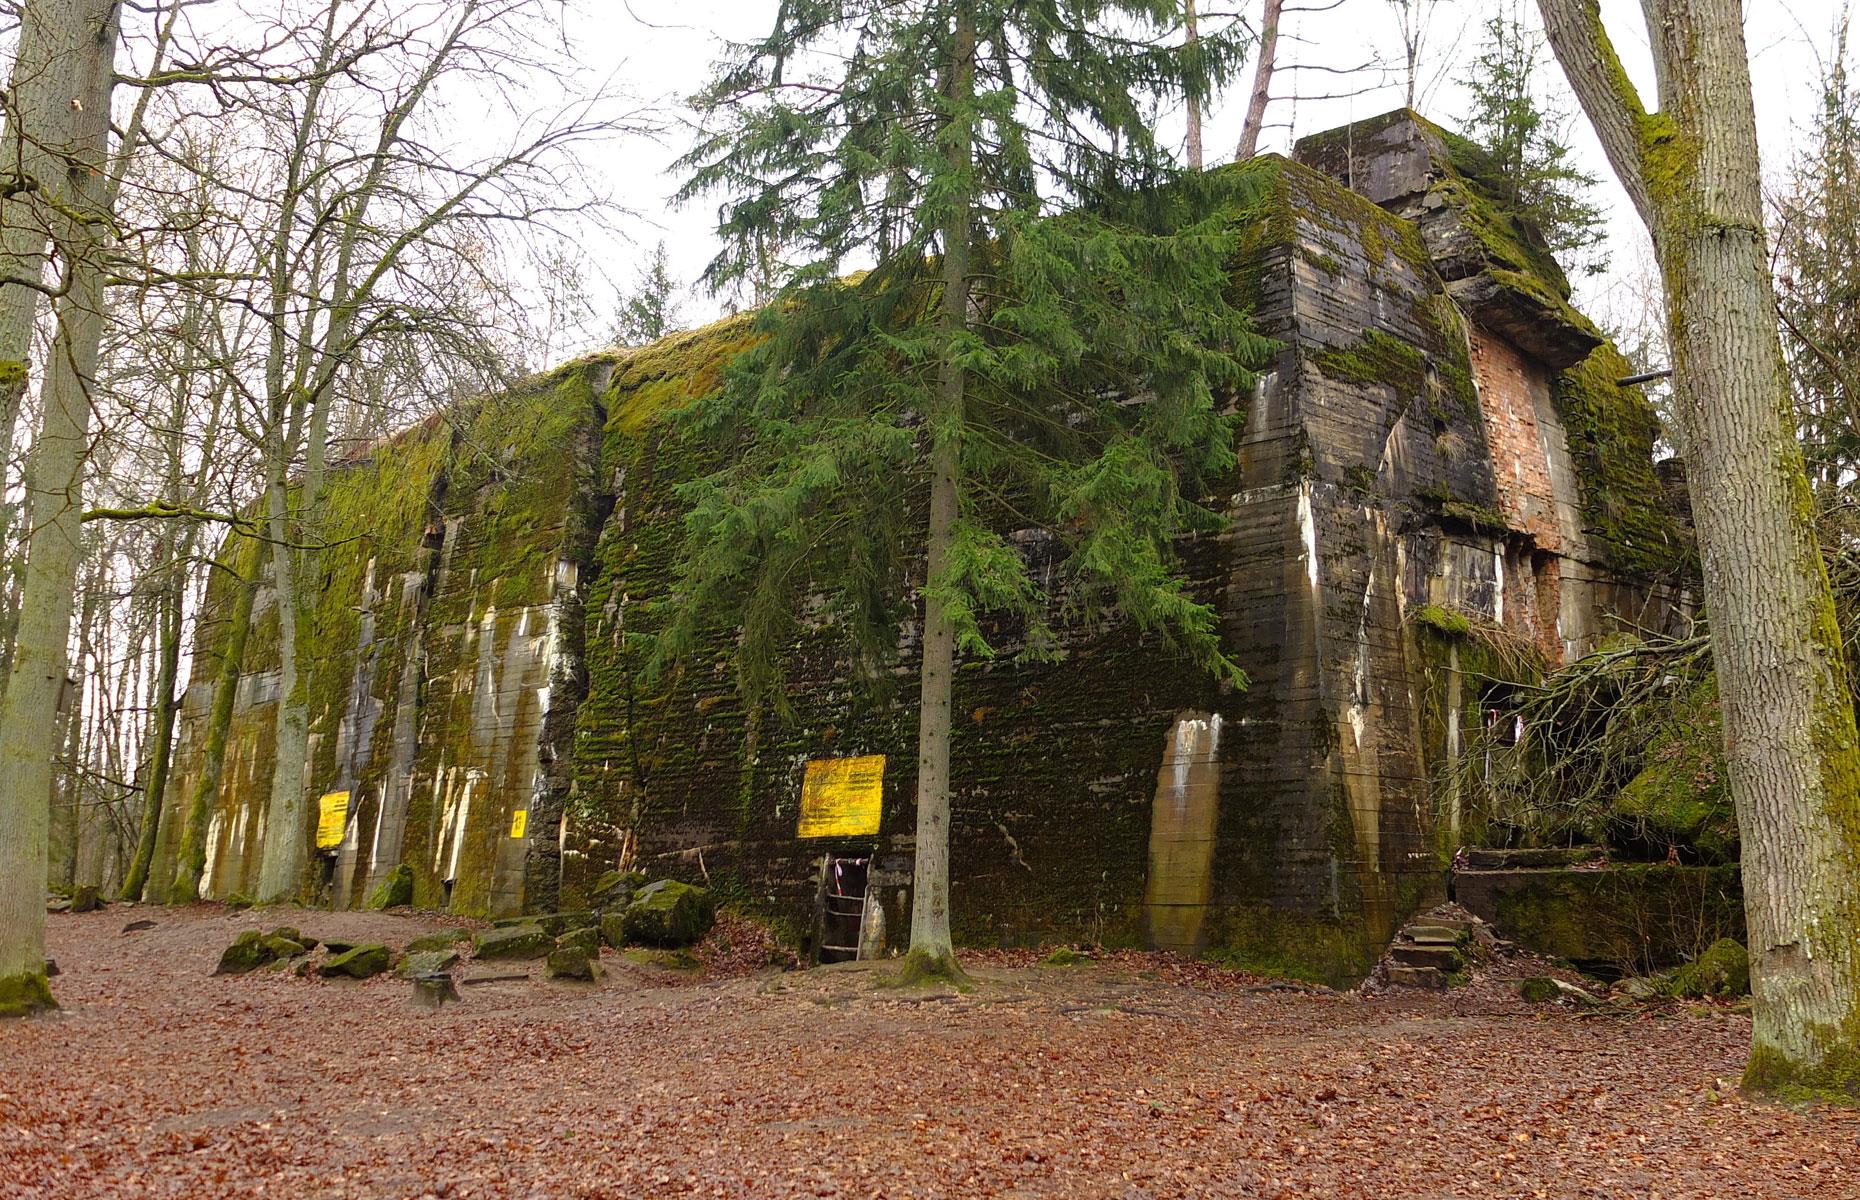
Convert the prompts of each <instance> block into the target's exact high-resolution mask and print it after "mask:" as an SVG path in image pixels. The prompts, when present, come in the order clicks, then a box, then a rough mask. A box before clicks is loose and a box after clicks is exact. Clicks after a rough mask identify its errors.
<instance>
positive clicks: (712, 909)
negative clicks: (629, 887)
mask: <svg viewBox="0 0 1860 1200" xmlns="http://www.w3.org/2000/svg"><path fill="white" fill-rule="evenodd" d="M716 920H717V906H716V904H715V902H713V901H712V900H711V898H710V892H708V891H707V890H705V889H704V888H700V887H692V886H691V885H690V884H688V883H680V882H678V881H677V880H675V879H661V880H659V881H658V882H657V883H649V884H647V885H646V886H645V887H643V888H641V889H640V890H639V892H638V894H637V895H635V896H634V897H633V902H632V903H631V904H629V905H627V907H626V915H625V920H624V921H623V922H622V928H623V929H624V930H625V932H626V937H627V940H628V941H631V942H644V943H646V944H647V945H649V946H689V945H691V944H692V943H693V942H696V941H697V940H698V939H699V938H701V937H703V936H704V935H705V934H707V933H709V932H710V927H711V925H712V924H713V923H715V921H716Z"/></svg>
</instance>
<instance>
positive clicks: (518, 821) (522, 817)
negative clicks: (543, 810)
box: [510, 808, 530, 838]
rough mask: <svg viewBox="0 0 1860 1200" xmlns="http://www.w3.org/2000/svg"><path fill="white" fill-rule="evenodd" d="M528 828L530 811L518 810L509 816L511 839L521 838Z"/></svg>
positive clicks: (525, 809)
mask: <svg viewBox="0 0 1860 1200" xmlns="http://www.w3.org/2000/svg"><path fill="white" fill-rule="evenodd" d="M529 827H530V810H529V809H527V808H519V809H518V810H517V811H516V812H513V813H511V814H510V836H511V837H513V838H520V837H522V836H523V831H524V830H526V829H528V828H529Z"/></svg>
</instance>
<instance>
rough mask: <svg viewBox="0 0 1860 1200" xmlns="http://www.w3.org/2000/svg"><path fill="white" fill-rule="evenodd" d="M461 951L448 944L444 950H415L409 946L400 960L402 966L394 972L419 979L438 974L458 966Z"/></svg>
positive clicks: (408, 977) (406, 977)
mask: <svg viewBox="0 0 1860 1200" xmlns="http://www.w3.org/2000/svg"><path fill="white" fill-rule="evenodd" d="M458 961H459V952H458V951H457V950H454V949H453V948H452V947H450V946H447V947H446V948H445V949H443V950H414V949H411V948H409V949H408V951H407V955H406V957H404V958H402V959H401V960H400V966H398V967H396V968H395V969H394V973H395V974H397V975H399V976H400V977H401V978H402V979H418V978H420V977H421V976H423V975H438V974H441V973H443V972H445V971H446V970H448V969H450V968H452V967H454V966H456V965H457V964H458Z"/></svg>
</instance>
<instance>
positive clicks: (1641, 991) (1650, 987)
mask: <svg viewBox="0 0 1860 1200" xmlns="http://www.w3.org/2000/svg"><path fill="white" fill-rule="evenodd" d="M1614 990H1615V991H1617V992H1620V993H1621V994H1622V995H1623V996H1626V997H1627V998H1628V999H1630V1000H1639V1001H1642V1002H1645V1001H1648V1000H1658V999H1660V998H1661V997H1662V995H1664V993H1662V992H1661V991H1660V983H1659V981H1658V980H1656V979H1648V978H1647V977H1646V976H1644V975H1630V976H1628V977H1627V978H1626V979H1623V980H1621V981H1620V982H1618V983H1616V984H1615V987H1614Z"/></svg>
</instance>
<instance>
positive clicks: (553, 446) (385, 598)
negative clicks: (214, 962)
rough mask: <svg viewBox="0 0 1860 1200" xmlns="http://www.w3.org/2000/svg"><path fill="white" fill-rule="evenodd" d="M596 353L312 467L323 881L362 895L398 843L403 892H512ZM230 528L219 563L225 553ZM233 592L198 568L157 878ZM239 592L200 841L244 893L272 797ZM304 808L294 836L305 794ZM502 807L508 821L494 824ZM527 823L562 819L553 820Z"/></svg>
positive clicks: (452, 896)
mask: <svg viewBox="0 0 1860 1200" xmlns="http://www.w3.org/2000/svg"><path fill="white" fill-rule="evenodd" d="M607 370H608V367H607V366H606V365H605V364H602V363H585V364H579V365H576V366H573V367H570V368H566V369H564V370H563V371H560V372H558V373H556V374H555V375H552V376H550V377H548V378H545V379H541V380H537V381H535V382H533V383H532V384H529V385H526V386H524V387H522V388H520V389H518V390H516V391H514V392H512V393H510V394H508V395H504V396H499V397H494V398H491V399H488V400H485V401H483V402H481V403H478V404H475V405H473V406H470V407H468V408H466V409H463V410H460V411H456V412H452V413H448V414H444V415H443V416H441V417H438V418H434V419H433V420H430V421H428V422H427V423H425V424H424V425H422V426H420V427H418V428H415V429H412V430H409V431H407V432H406V433H404V434H402V435H400V436H398V437H396V438H394V439H392V440H391V441H389V442H387V443H386V444H383V445H381V446H378V447H375V448H374V449H373V450H372V451H370V452H369V453H367V454H365V455H362V456H360V457H358V458H357V459H355V460H353V461H349V462H345V463H341V464H338V465H337V466H336V467H335V468H334V469H332V470H331V472H330V473H329V477H328V482H327V485H326V487H325V489H324V494H323V500H322V503H321V504H320V505H319V507H318V510H317V512H316V513H315V514H314V515H312V516H310V517H308V518H307V519H306V525H305V533H306V540H313V541H314V542H315V543H316V544H318V545H320V546H321V549H319V551H318V552H317V554H316V555H315V558H314V560H313V561H314V564H315V571H314V573H313V574H312V575H310V576H308V577H307V578H306V580H305V591H306V594H307V599H306V601H305V606H306V607H305V615H304V623H303V631H304V632H303V635H302V638H303V643H304V645H305V647H306V654H307V658H308V663H307V665H308V675H309V683H308V687H307V693H308V695H309V697H310V701H309V703H310V718H311V722H312V725H311V738H310V752H309V753H310V762H309V776H310V780H309V784H310V786H309V794H310V795H311V796H312V797H321V796H323V795H325V794H327V793H336V792H348V793H349V795H350V802H349V808H348V818H347V823H346V827H345V830H344V834H343V838H342V841H341V844H340V845H339V846H338V847H337V848H335V850H334V851H333V852H331V853H329V854H327V855H324V856H321V857H320V858H319V859H318V862H317V864H316V867H317V876H316V878H315V879H314V880H313V881H312V885H313V888H314V890H316V891H317V892H318V893H319V894H320V895H321V896H322V898H324V899H327V900H328V901H330V902H333V903H335V904H338V905H348V904H359V903H361V902H362V901H363V900H365V899H366V897H367V895H368V892H369V890H370V889H371V887H372V886H373V884H374V882H375V881H376V880H377V879H378V877H379V876H380V875H381V874H383V873H385V872H386V871H388V870H390V869H391V868H392V867H393V866H394V865H396V864H397V863H400V862H403V861H405V862H407V863H409V864H410V865H411V866H412V867H413V869H414V875H415V881H416V883H415V899H416V901H417V902H419V903H422V904H429V905H435V906H439V905H446V904H450V905H451V906H452V907H453V908H455V909H457V910H458V911H461V912H472V913H501V912H513V911H517V910H519V909H520V908H521V907H522V905H523V903H524V889H523V883H524V869H525V858H526V855H527V851H528V848H529V844H530V840H531V839H530V838H529V837H528V836H527V835H528V828H527V824H528V813H529V811H530V809H531V807H532V803H533V800H534V799H535V797H536V795H537V793H538V790H539V784H540V783H541V782H542V776H543V774H544V773H545V772H543V771H541V768H540V758H539V756H540V755H541V754H542V753H543V751H544V749H545V745H546V743H545V740H544V738H543V736H542V734H543V731H544V726H545V724H546V719H547V717H548V716H549V714H550V713H551V712H552V711H554V712H557V713H559V712H560V711H561V710H562V709H563V708H564V707H566V708H568V709H569V710H570V711H571V712H572V706H573V703H574V701H575V699H576V698H577V696H576V695H575V689H574V688H573V687H570V688H567V689H558V692H557V694H552V692H551V687H550V685H551V672H552V670H559V669H560V663H561V660H562V658H563V654H562V649H563V638H562V636H561V624H562V614H563V613H564V611H566V610H568V609H570V608H572V607H573V604H574V602H575V599H576V597H577V596H578V594H579V571H580V567H581V564H582V562H583V561H584V560H585V558H586V551H585V547H583V546H579V545H577V543H576V538H577V532H576V531H577V525H578V522H577V514H578V513H579V512H580V510H581V507H582V506H583V505H584V504H590V503H598V500H597V493H598V488H597V487H596V486H595V479H594V465H595V464H594V461H593V455H594V451H595V448H596V442H595V436H596V431H597V430H598V429H599V427H600V422H601V416H600V410H599V409H598V407H597V406H596V403H595V397H594V393H595V388H596V386H597V383H602V382H605V378H606V373H607ZM580 524H582V525H585V524H586V522H585V521H583V522H580ZM240 540H241V539H238V538H234V539H232V540H231V541H230V542H229V544H228V545H227V546H226V547H225V548H224V549H223V551H222V557H223V561H225V562H228V563H235V562H237V561H239V559H240V556H241V554H242V548H241V546H240V544H239V543H240ZM586 540H587V539H586V537H585V535H584V536H582V537H581V541H582V542H585V541H586ZM231 589H232V585H231V581H230V579H229V578H221V579H217V580H216V581H215V582H214V585H213V587H212V588H211V589H210V591H209V595H208V600H207V605H206V610H205V612H204V613H203V616H202V620H201V623H200V633H199V641H198V646H197V651H196V659H195V670H194V679H195V683H194V684H193V685H192V686H191V687H190V689H189V691H188V694H187V697H186V699H185V702H184V705H183V710H182V716H181V732H180V741H179V745H178V747H177V752H176V759H175V772H176V774H175V780H174V783H173V784H172V785H171V786H170V788H169V792H168V794H169V797H170V804H169V811H168V812H167V813H166V814H165V815H164V819H163V830H164V833H165V837H164V845H163V847H162V855H161V858H160V860H159V861H158V863H157V868H156V871H155V878H157V879H166V878H170V877H171V876H172V865H171V864H172V861H173V854H174V848H175V842H176V841H177V840H178V829H179V826H180V823H181V821H180V809H181V807H182V806H183V805H184V804H185V802H186V797H187V796H188V795H189V794H190V793H191V791H192V789H193V783H194V779H195V778H196V777H197V775H198V772H199V769H200V754H201V745H202V741H203V735H204V728H203V727H204V721H205V718H206V714H207V711H208V708H209V707H210V703H211V695H212V687H213V681H214V680H215V679H216V677H217V673H218V666H219V654H218V647H219V645H220V644H221V641H222V639H223V636H224V630H223V626H224V621H225V616H226V614H227V613H228V612H229V611H230V608H231V603H230V595H231ZM255 609H256V616H255V622H256V623H255V626H254V631H253V636H252V639H251V641H250V643H249V644H248V646H247V648H246V655H245V659H244V663H243V667H242V672H243V673H242V677H241V680H240V685H239V692H238V698H237V701H236V704H235V708H234V715H233V728H232V735H231V738H230V742H229V745H230V748H229V751H228V758H227V766H226V770H225V774H224V776H223V778H222V783H221V791H220V797H219V803H218V806H217V808H216V811H215V813H214V815H213V819H212V826H211V832H210V836H209V841H208V875H207V877H206V880H205V888H204V890H205V891H206V892H207V893H208V894H210V895H214V896H226V895H230V894H232V893H235V892H241V891H249V890H250V885H251V883H252V881H253V880H254V879H255V874H256V870H257V863H258V855H257V846H258V838H259V837H260V836H261V834H262V827H263V823H264V811H265V807H266V801H267V798H268V796H269V789H270V775H271V754H272V749H271V748H272V746H273V740H272V729H273V726H274V724H275V721H276V713H277V699H278V633H277V631H278V619H277V608H276V599H275V596H274V595H273V593H272V591H271V589H270V588H269V587H261V589H260V592H259V596H258V601H257V604H256V606H255ZM564 693H565V694H564ZM544 790H545V791H546V789H544ZM308 807H309V812H308V818H309V821H310V823H311V824H310V825H307V827H306V829H305V830H303V831H299V836H301V837H303V838H305V839H306V841H307V840H308V839H309V838H310V837H311V836H312V833H313V823H314V820H315V818H316V814H317V809H318V806H317V805H316V804H311V805H310V806H308ZM519 811H521V812H523V813H524V814H525V816H524V822H523V824H524V826H525V827H524V829H523V833H524V835H525V836H522V837H517V836H513V835H512V833H513V829H514V828H515V827H516V826H515V824H514V823H515V822H516V819H517V818H516V814H517V813H518V812H519ZM544 824H545V825H548V826H549V832H550V833H551V834H552V835H555V834H559V828H560V821H559V817H558V819H557V820H555V821H553V822H548V821H545V822H544Z"/></svg>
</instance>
